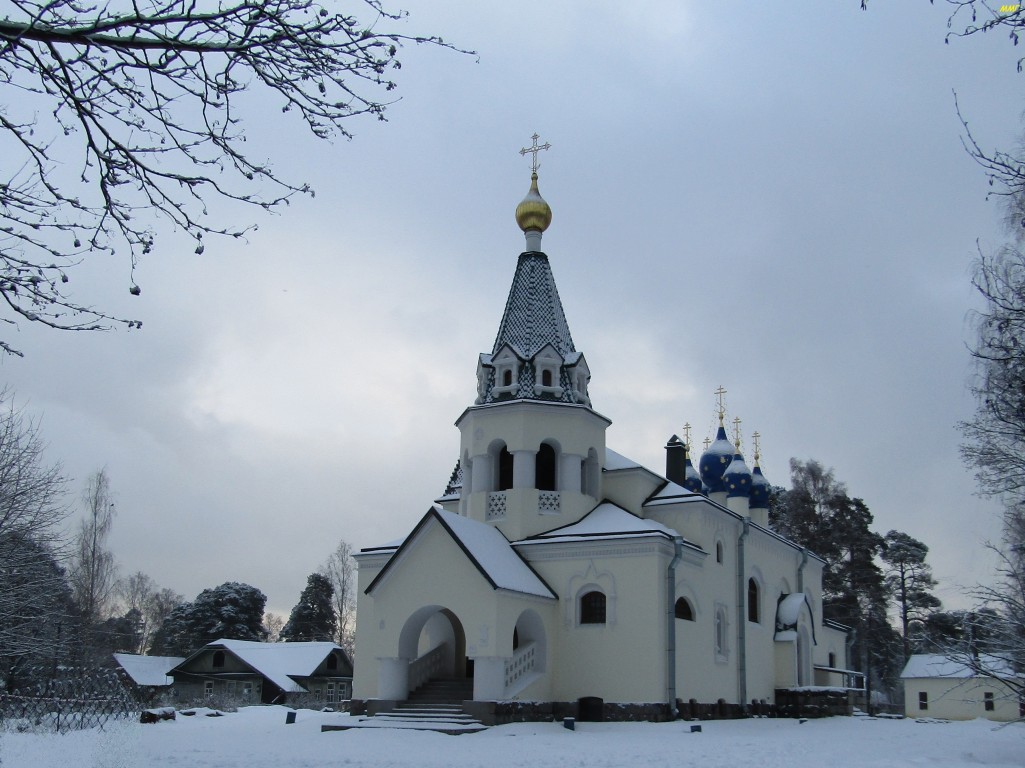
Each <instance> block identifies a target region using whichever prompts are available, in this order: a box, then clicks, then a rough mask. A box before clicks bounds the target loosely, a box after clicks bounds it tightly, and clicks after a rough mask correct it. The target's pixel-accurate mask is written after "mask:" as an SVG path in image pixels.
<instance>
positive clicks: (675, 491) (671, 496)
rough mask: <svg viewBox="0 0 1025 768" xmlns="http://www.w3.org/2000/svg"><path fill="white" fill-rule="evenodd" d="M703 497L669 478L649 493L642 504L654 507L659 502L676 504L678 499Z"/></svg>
mask: <svg viewBox="0 0 1025 768" xmlns="http://www.w3.org/2000/svg"><path fill="white" fill-rule="evenodd" d="M704 498H705V497H704V496H702V495H701V494H700V493H695V492H694V491H688V490H687V489H686V488H684V487H683V486H682V485H677V484H676V483H674V482H673V481H672V480H669V481H667V482H666V484H665V485H663V486H662V487H661V488H659V489H658V490H657V491H656V492H655V493H653V494H651V496H650V497H649V498H648V499H647V500H646V501H645V502H644V506H646V507H649V506H651V507H654V506H658V505H659V504H676V503H677V502H680V501H685V500H686V501H690V500H702V499H704Z"/></svg>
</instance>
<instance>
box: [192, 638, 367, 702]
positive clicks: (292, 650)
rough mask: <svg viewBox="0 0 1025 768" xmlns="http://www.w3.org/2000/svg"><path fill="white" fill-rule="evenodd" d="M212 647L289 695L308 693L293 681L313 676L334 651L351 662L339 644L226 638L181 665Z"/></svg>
mask: <svg viewBox="0 0 1025 768" xmlns="http://www.w3.org/2000/svg"><path fill="white" fill-rule="evenodd" d="M211 648H223V649H224V650H226V651H230V652H231V653H233V654H234V655H235V656H237V657H238V658H239V659H241V660H242V661H243V662H245V663H246V664H248V665H249V666H250V667H251V668H252V669H253V671H255V672H258V673H259V674H261V675H263V676H264V677H265V678H267V679H268V680H270V681H271V682H272V683H274V685H276V686H277V687H278V688H280V689H281V690H283V691H285V692H286V693H305V692H306V689H305V688H304V687H303V686H301V685H300V684H299V683H297V682H296V681H295V680H293V679H292V678H293V677H309V676H310V675H312V674H313V673H314V672H315V671H316V669H317V667H319V666H320V664H321V663H322V662H323V661H324V659H326V658H327V656H328V654H329V653H331V652H332V651H338V652H340V653H341V654H342V656H343V657H344V658H345V659H346V660H348V657H347V656H345V651H344V650H343V649H342V647H341V646H340V645H336V644H335V643H323V642H321V643H316V642H311V643H261V642H257V641H254V640H231V639H228V638H223V639H221V640H214V641H213V642H212V643H207V644H206V645H204V646H203V647H202V648H200V649H199V650H198V651H196V653H194V654H192V655H191V656H189V658H188V659H185V660H184V662H183V663H182V664H179V665H178V666H179V667H180V666H183V665H184V663H185V662H188V661H191V660H192V659H194V658H195V657H196V656H198V655H199V654H201V653H204V652H206V651H208V650H210V649H211ZM176 668H177V667H176Z"/></svg>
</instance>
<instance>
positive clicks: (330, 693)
mask: <svg viewBox="0 0 1025 768" xmlns="http://www.w3.org/2000/svg"><path fill="white" fill-rule="evenodd" d="M326 701H327V703H328V704H334V703H335V684H334V683H328V684H327V699H326Z"/></svg>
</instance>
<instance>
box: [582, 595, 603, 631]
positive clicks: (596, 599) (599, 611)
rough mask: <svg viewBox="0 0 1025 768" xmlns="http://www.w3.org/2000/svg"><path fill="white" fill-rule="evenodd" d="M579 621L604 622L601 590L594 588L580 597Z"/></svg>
mask: <svg viewBox="0 0 1025 768" xmlns="http://www.w3.org/2000/svg"><path fill="white" fill-rule="evenodd" d="M580 623H581V624H604V623H605V594H604V593H603V592H598V591H597V590H595V591H593V592H588V593H587V594H585V595H584V596H583V597H581V598H580Z"/></svg>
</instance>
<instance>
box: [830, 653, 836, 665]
mask: <svg viewBox="0 0 1025 768" xmlns="http://www.w3.org/2000/svg"><path fill="white" fill-rule="evenodd" d="M829 666H830V668H831V669H836V654H835V653H833V652H832V651H830V652H829Z"/></svg>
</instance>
